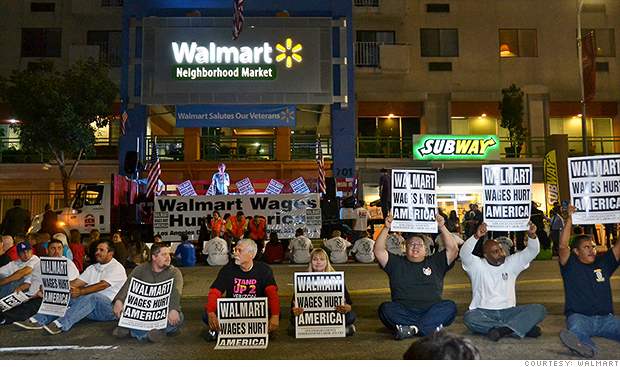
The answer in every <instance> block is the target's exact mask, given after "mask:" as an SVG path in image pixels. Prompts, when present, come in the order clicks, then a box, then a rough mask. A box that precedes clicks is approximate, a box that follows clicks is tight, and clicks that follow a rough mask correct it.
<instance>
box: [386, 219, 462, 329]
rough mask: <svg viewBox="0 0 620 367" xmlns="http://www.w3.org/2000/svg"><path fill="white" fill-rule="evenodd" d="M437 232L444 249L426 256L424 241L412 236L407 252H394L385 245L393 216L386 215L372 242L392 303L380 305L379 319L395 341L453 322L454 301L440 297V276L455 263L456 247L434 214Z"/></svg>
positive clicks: (452, 238) (441, 288) (442, 276)
mask: <svg viewBox="0 0 620 367" xmlns="http://www.w3.org/2000/svg"><path fill="white" fill-rule="evenodd" d="M435 219H436V220H437V225H438V228H439V232H440V233H441V235H442V236H444V241H445V243H446V249H445V250H443V251H440V252H437V253H435V254H433V255H431V256H429V257H426V251H425V248H424V240H423V239H422V237H421V235H413V236H411V238H409V239H408V240H407V255H406V256H405V257H403V256H398V255H394V254H393V253H391V252H388V251H387V250H386V248H385V242H386V238H387V236H388V232H389V231H390V230H391V228H392V221H393V220H394V217H393V216H392V215H391V214H389V215H388V217H387V218H385V226H384V227H383V229H382V230H381V233H379V236H378V237H377V240H376V241H375V248H374V252H375V257H376V258H377V261H378V262H379V265H380V266H381V269H383V271H385V272H386V273H387V275H388V276H389V277H390V291H391V293H392V302H383V303H382V304H381V305H380V306H379V318H380V319H381V322H383V324H384V325H385V326H386V327H387V328H388V329H390V330H394V331H395V332H396V340H402V339H407V338H412V337H414V336H416V335H419V336H427V335H430V333H432V332H433V331H435V330H437V329H438V328H440V327H442V326H448V325H450V324H452V322H453V321H454V318H455V317H456V304H455V303H454V302H453V301H450V300H443V299H442V297H441V294H442V292H443V278H444V277H445V275H446V273H447V272H448V271H449V270H450V269H452V267H453V266H454V261H455V260H456V257H457V256H458V253H459V249H458V247H456V242H454V237H453V236H452V234H450V232H448V230H447V229H446V227H445V225H444V222H445V220H444V219H443V217H442V216H441V215H439V214H437V215H436V216H435Z"/></svg>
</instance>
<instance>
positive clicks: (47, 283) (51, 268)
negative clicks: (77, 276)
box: [39, 257, 71, 317]
mask: <svg viewBox="0 0 620 367" xmlns="http://www.w3.org/2000/svg"><path fill="white" fill-rule="evenodd" d="M68 261H71V260H69V259H66V258H64V259H63V258H57V257H42V258H41V261H40V262H39V264H40V266H41V281H42V283H43V302H42V303H41V307H40V308H39V313H42V314H46V315H52V316H59V317H62V316H64V315H65V312H67V308H68V306H69V301H71V293H70V291H71V283H70V282H69V264H68V263H67V262H68Z"/></svg>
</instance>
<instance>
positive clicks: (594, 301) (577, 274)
mask: <svg viewBox="0 0 620 367" xmlns="http://www.w3.org/2000/svg"><path fill="white" fill-rule="evenodd" d="M576 211H577V209H576V208H575V207H574V206H569V207H568V217H567V218H566V224H565V226H564V229H563V230H562V234H561V235H560V243H559V254H558V260H559V262H560V272H561V273H562V278H563V279H564V294H565V306H564V315H566V328H567V329H568V330H561V331H560V339H561V340H562V342H563V343H564V345H566V347H568V348H569V349H570V350H571V351H573V352H575V353H577V354H579V355H581V356H583V357H586V358H590V357H592V356H594V355H595V354H596V345H595V344H594V342H593V341H592V339H591V338H592V337H593V336H598V337H601V338H607V339H612V340H617V341H620V318H618V317H617V316H614V304H613V300H612V294H611V283H610V280H611V276H612V274H613V273H614V271H615V270H616V269H617V268H618V265H620V242H618V243H616V245H615V246H614V247H612V248H611V249H610V250H609V251H607V252H606V253H604V254H603V255H601V256H596V246H595V245H594V242H593V241H592V238H590V237H589V236H587V235H581V236H577V237H575V239H574V240H573V242H572V243H571V247H570V248H569V247H568V238H569V237H570V231H571V227H572V222H573V213H574V212H576ZM571 252H572V254H571ZM571 255H574V256H571Z"/></svg>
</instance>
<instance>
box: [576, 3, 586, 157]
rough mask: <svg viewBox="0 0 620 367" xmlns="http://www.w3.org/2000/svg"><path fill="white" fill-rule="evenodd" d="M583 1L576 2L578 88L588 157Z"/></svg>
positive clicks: (584, 147)
mask: <svg viewBox="0 0 620 367" xmlns="http://www.w3.org/2000/svg"><path fill="white" fill-rule="evenodd" d="M583 1H584V0H577V55H578V60H579V86H580V87H581V136H582V137H583V155H584V156H586V155H588V129H587V128H586V96H585V88H584V85H583V50H582V43H581V8H582V6H583Z"/></svg>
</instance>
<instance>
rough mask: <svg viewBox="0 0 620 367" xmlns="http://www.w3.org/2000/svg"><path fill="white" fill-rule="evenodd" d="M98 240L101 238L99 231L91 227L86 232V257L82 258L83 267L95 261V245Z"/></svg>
mask: <svg viewBox="0 0 620 367" xmlns="http://www.w3.org/2000/svg"><path fill="white" fill-rule="evenodd" d="M100 240H101V233H100V232H99V230H98V229H91V230H90V232H89V233H88V241H87V242H86V256H87V257H86V258H84V261H85V264H84V265H85V267H88V266H90V265H94V264H96V263H97V260H96V257H95V253H96V252H97V245H98V244H99V241H100Z"/></svg>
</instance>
